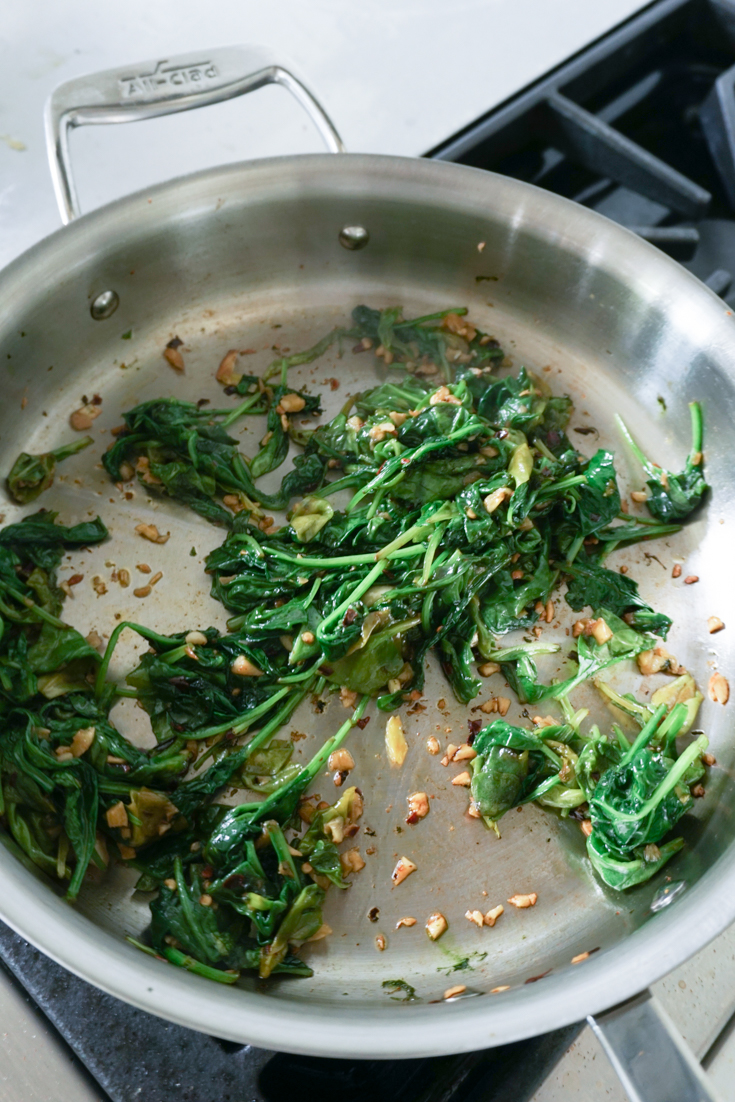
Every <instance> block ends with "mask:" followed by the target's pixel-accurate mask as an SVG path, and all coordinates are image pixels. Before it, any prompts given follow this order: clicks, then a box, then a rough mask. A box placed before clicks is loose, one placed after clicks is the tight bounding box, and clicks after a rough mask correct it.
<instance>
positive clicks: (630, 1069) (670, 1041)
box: [589, 991, 718, 1102]
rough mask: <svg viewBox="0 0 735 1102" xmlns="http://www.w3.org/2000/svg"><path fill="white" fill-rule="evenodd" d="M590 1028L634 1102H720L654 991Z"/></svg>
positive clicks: (596, 1020) (591, 1021) (602, 1016)
mask: <svg viewBox="0 0 735 1102" xmlns="http://www.w3.org/2000/svg"><path fill="white" fill-rule="evenodd" d="M589 1024H590V1026H591V1027H592V1029H593V1031H594V1033H595V1036H596V1037H597V1039H598V1041H599V1042H600V1044H601V1045H602V1047H603V1048H604V1050H605V1053H606V1054H607V1056H608V1057H609V1059H610V1062H611V1063H612V1066H613V1068H614V1069H615V1072H616V1074H617V1075H618V1076H619V1077H620V1081H621V1083H622V1084H623V1086H624V1087H625V1090H626V1092H627V1094H628V1098H629V1099H630V1102H718V1096H717V1095H716V1094H715V1092H714V1088H713V1086H712V1084H711V1083H710V1081H709V1079H708V1077H707V1075H706V1073H705V1072H704V1070H703V1069H702V1066H701V1064H700V1063H699V1062H698V1061H697V1060H696V1059H695V1058H694V1056H693V1055H692V1052H691V1050H690V1049H689V1048H688V1047H687V1045H686V1044H685V1042H684V1039H683V1038H682V1036H681V1034H680V1033H679V1031H678V1030H677V1028H676V1026H675V1025H674V1023H673V1022H672V1021H671V1018H669V1016H668V1014H667V1013H666V1011H665V1010H664V1008H663V1007H662V1006H661V1004H660V1003H659V1002H658V1000H657V999H656V998H655V997H654V996H653V995H651V993H650V992H649V991H646V992H645V993H644V994H643V995H639V996H637V997H636V998H634V999H631V1000H630V1001H629V1002H626V1003H623V1005H622V1006H620V1007H614V1008H613V1009H612V1010H608V1011H607V1012H606V1013H605V1014H600V1015H598V1016H597V1017H595V1018H590V1019H589Z"/></svg>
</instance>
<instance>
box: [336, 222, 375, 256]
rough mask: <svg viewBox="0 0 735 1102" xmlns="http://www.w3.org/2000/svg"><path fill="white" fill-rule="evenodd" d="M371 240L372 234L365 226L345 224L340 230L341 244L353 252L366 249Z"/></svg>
mask: <svg viewBox="0 0 735 1102" xmlns="http://www.w3.org/2000/svg"><path fill="white" fill-rule="evenodd" d="M369 240H370V234H369V233H368V231H367V230H366V229H365V227H364V226H343V227H342V229H341V230H340V231H339V243H340V245H342V247H343V248H345V249H349V250H350V251H351V252H356V251H357V249H364V248H365V246H366V245H367V243H368V241H369Z"/></svg>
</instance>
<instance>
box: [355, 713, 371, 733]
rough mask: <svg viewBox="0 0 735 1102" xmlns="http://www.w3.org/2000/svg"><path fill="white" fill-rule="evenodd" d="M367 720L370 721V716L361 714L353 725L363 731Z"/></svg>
mask: <svg viewBox="0 0 735 1102" xmlns="http://www.w3.org/2000/svg"><path fill="white" fill-rule="evenodd" d="M369 722H370V716H363V717H362V719H358V721H357V723H356V724H355V726H356V727H359V728H360V730H361V731H364V730H365V728H366V727H367V725H368V723H369Z"/></svg>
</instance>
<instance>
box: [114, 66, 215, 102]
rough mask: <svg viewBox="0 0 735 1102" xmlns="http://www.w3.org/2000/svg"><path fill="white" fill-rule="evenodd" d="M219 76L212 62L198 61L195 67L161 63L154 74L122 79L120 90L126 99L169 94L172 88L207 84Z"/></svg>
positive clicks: (140, 74) (141, 74)
mask: <svg viewBox="0 0 735 1102" xmlns="http://www.w3.org/2000/svg"><path fill="white" fill-rule="evenodd" d="M218 76H219V69H218V68H217V66H216V65H214V64H212V62H211V61H196V62H194V64H193V65H169V63H168V61H159V62H158V64H157V65H156V67H155V69H154V70H153V72H152V73H137V74H134V75H133V76H129V77H122V78H121V80H120V82H119V83H120V88H121V90H122V94H123V96H125V97H128V98H129V97H130V96H151V95H156V93H159V92H168V91H170V90H171V89H172V88H186V87H188V86H189V85H192V84H202V83H206V81H208V80H214V78H215V77H218Z"/></svg>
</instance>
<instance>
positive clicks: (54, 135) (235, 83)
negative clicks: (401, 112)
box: [45, 46, 345, 224]
mask: <svg viewBox="0 0 735 1102" xmlns="http://www.w3.org/2000/svg"><path fill="white" fill-rule="evenodd" d="M255 64H256V65H257V64H258V63H257V62H256V63H255ZM261 66H262V61H261ZM266 84H280V85H282V87H284V88H287V89H288V91H289V92H290V93H291V95H292V96H294V97H295V99H297V100H298V102H299V103H300V104H301V106H302V107H303V108H304V110H305V111H306V113H307V114H308V116H309V118H310V119H311V121H312V122H313V123H314V125H315V126H316V128H317V130H318V131H319V133H320V134H321V136H322V139H323V140H324V144H325V145H326V146H327V148H328V149H329V150H331V151H332V152H333V153H344V152H345V147H344V144H343V142H342V139H341V138H340V136H339V134H338V133H337V130H336V129H335V127H334V123H333V122H332V120H331V119H330V118H329V115H328V114H327V112H326V111H325V110H324V108H323V107H322V106H321V104H320V103H319V101H318V100H317V99H316V98H315V97H314V96H313V95H312V93H311V92H310V91H309V90H308V88H306V87H305V86H304V85H303V84H302V83H301V81H300V80H298V79H297V78H296V77H295V76H294V75H293V73H290V72H289V71H288V70H287V69H283V68H282V67H281V66H280V65H266V66H264V67H257V68H254V64H253V51H252V50H249V49H247V48H246V47H244V46H225V47H221V48H219V49H216V50H199V51H198V52H197V53H196V54H181V55H179V56H178V57H170V58H164V59H161V58H159V59H157V60H156V61H144V62H141V63H140V64H137V65H126V66H125V67H124V68H122V69H107V70H105V72H102V73H91V74H89V75H87V76H83V77H77V78H76V79H75V80H69V81H67V82H66V83H64V84H60V85H59V87H58V88H56V89H55V90H54V92H52V94H51V97H50V99H49V101H48V103H47V105H46V114H45V126H46V147H47V152H48V156H49V163H50V167H51V177H52V179H53V184H54V191H55V192H56V199H57V202H58V204H59V211H60V212H61V219H62V221H63V222H64V223H65V224H66V223H67V222H71V220H72V219H73V218H76V217H77V216H78V215H79V214H80V213H81V212H80V209H79V200H78V198H77V193H76V188H75V187H74V179H73V176H72V169H71V158H70V155H69V131H70V130H72V129H73V128H74V127H76V126H88V125H94V124H106V123H115V122H137V121H138V120H139V119H152V118H156V117H157V116H158V115H171V114H173V113H174V112H178V111H190V110H191V109H192V108H194V107H206V106H208V105H209V104H210V103H221V102H222V101H223V100H229V99H234V98H235V97H236V96H242V95H245V93H246V92H253V91H255V90H256V89H257V88H262V87H263V86H264V85H266Z"/></svg>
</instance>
